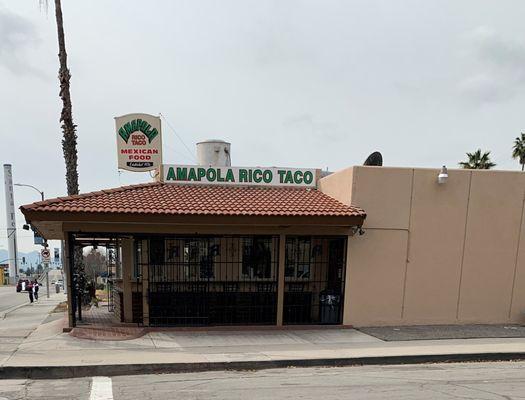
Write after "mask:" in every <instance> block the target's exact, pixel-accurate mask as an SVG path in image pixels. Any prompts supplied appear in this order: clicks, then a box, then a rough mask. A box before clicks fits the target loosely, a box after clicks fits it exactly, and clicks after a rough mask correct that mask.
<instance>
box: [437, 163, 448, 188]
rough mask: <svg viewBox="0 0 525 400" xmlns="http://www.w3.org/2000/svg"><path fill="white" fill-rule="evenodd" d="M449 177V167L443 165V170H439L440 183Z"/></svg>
mask: <svg viewBox="0 0 525 400" xmlns="http://www.w3.org/2000/svg"><path fill="white" fill-rule="evenodd" d="M447 179H448V170H447V167H446V166H444V165H443V166H442V167H441V171H439V175H438V183H439V184H440V185H441V184H443V183H445V182H446V181H447Z"/></svg>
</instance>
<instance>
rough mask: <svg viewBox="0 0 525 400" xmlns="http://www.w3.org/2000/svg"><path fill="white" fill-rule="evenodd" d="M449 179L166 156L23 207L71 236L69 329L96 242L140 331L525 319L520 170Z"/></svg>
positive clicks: (51, 232) (118, 298)
mask: <svg viewBox="0 0 525 400" xmlns="http://www.w3.org/2000/svg"><path fill="white" fill-rule="evenodd" d="M439 172H440V171H439V169H425V168H388V167H368V166H367V167H365V166H356V167H350V168H347V169H344V170H341V171H338V172H335V173H332V174H329V175H327V176H322V174H321V173H320V171H319V170H310V169H289V168H233V167H202V166H167V165H164V166H163V167H162V171H161V174H160V179H159V180H158V181H156V182H152V183H147V184H140V185H133V186H125V187H119V188H115V189H109V190H101V191H98V192H92V193H86V194H81V195H78V196H71V197H62V198H56V199H50V200H46V201H43V202H38V203H33V204H29V205H25V206H22V207H21V210H22V212H23V214H24V215H25V218H26V220H27V221H28V222H29V223H30V224H31V225H32V226H33V227H34V228H35V229H36V230H38V232H40V233H41V234H42V235H43V236H44V237H45V238H47V239H64V240H65V243H66V246H65V247H66V253H67V254H66V257H65V258H66V259H67V264H66V267H65V268H66V272H67V273H68V278H70V279H68V285H69V288H70V290H69V292H68V295H69V304H70V307H69V310H70V325H71V326H74V324H75V320H76V318H78V313H76V312H75V310H76V307H75V302H76V296H75V270H74V263H73V258H74V256H75V248H81V247H83V246H93V245H98V246H106V247H108V248H112V249H114V252H113V254H114V257H115V260H114V263H115V278H114V316H115V319H116V320H118V321H123V322H130V323H131V322H135V323H139V324H143V325H145V326H210V325H276V326H281V325H305V324H316V325H317V324H319V325H322V324H335V325H353V326H373V325H416V324H463V323H523V322H524V321H525V318H524V317H525V314H524V312H525V242H524V241H525V232H524V231H525V224H523V217H524V215H525V209H524V200H525V190H524V188H525V174H523V173H521V172H512V171H481V170H449V171H448V179H447V180H446V182H444V183H443V182H438V179H437V177H438V174H439ZM365 211H366V213H365ZM71 278H72V279H71Z"/></svg>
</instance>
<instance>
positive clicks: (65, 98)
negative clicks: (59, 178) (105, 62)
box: [45, 0, 86, 318]
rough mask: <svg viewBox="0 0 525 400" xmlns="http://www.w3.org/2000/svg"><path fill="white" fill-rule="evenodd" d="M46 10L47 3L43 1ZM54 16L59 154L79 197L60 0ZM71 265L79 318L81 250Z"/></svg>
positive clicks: (72, 190)
mask: <svg viewBox="0 0 525 400" xmlns="http://www.w3.org/2000/svg"><path fill="white" fill-rule="evenodd" d="M45 6H46V7H47V1H45ZM55 17H56V23H57V37H58V60H59V63H60V68H59V70H58V80H59V82H60V94H59V95H60V99H61V100H62V112H61V114H60V122H61V123H62V132H63V137H62V152H63V154H64V161H65V163H66V186H67V194H68V195H69V196H71V195H75V194H78V169H77V167H78V156H77V133H76V128H77V126H76V125H75V124H74V122H73V113H72V106H71V93H70V90H69V81H70V79H71V74H70V72H69V68H68V67H67V53H66V39H65V36H64V21H63V19H62V4H61V1H60V0H55ZM73 259H74V262H73V271H74V272H73V277H72V278H73V279H72V281H73V282H72V283H73V284H74V286H75V289H76V290H77V293H78V295H79V298H78V306H79V318H80V305H81V304H82V293H83V292H84V291H85V287H86V273H85V270H84V265H83V254H82V248H81V247H78V246H77V247H76V248H75V251H74V257H73Z"/></svg>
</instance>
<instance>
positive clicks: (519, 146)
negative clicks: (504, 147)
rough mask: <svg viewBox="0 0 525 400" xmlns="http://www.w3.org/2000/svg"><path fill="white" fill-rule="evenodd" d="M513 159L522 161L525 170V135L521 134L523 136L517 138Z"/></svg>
mask: <svg viewBox="0 0 525 400" xmlns="http://www.w3.org/2000/svg"><path fill="white" fill-rule="evenodd" d="M512 158H517V159H519V160H520V164H521V170H522V171H523V169H524V168H525V133H523V132H521V136H520V137H517V138H516V140H515V141H514V146H513V147H512Z"/></svg>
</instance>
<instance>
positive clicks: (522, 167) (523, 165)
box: [521, 163, 525, 172]
mask: <svg viewBox="0 0 525 400" xmlns="http://www.w3.org/2000/svg"><path fill="white" fill-rule="evenodd" d="M524 168H525V163H522V164H521V171H522V172H523V169H524Z"/></svg>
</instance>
